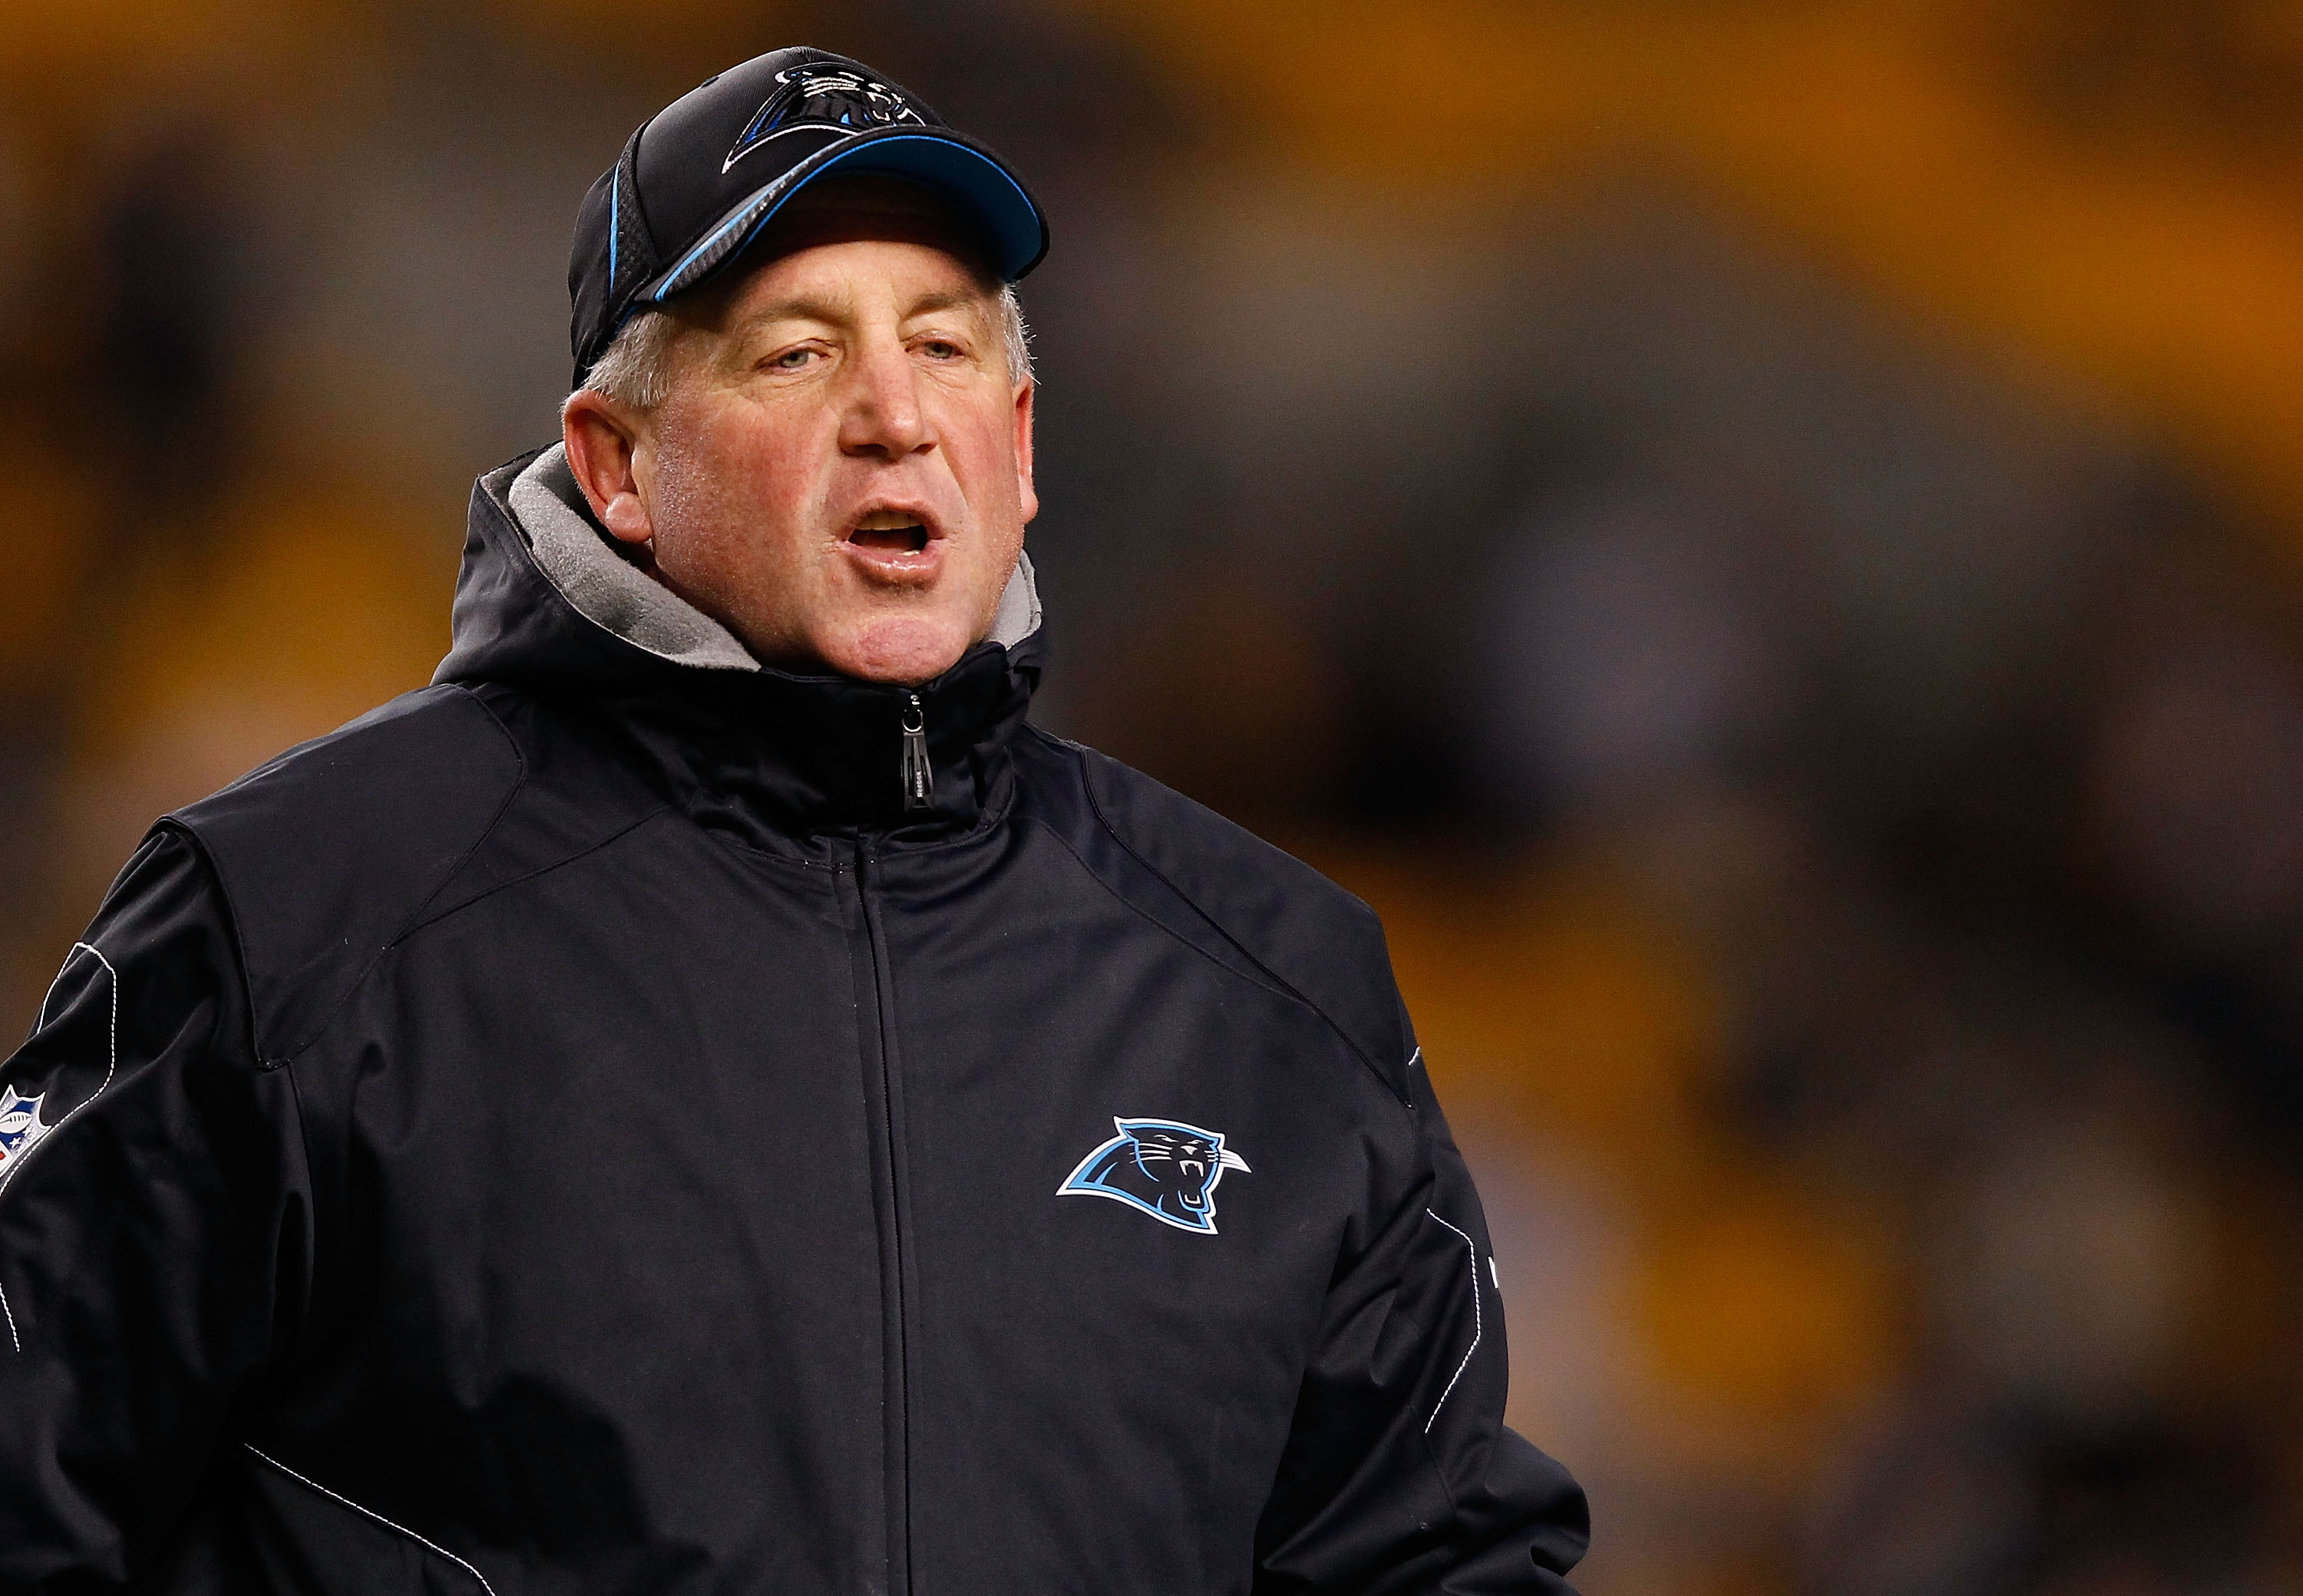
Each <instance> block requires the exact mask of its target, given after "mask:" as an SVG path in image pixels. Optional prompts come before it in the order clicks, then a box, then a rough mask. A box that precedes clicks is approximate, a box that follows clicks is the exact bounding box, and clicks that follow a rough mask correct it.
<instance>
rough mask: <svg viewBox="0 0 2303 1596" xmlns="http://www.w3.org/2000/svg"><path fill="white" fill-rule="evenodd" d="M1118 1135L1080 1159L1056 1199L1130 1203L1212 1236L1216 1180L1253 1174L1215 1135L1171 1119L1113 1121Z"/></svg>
mask: <svg viewBox="0 0 2303 1596" xmlns="http://www.w3.org/2000/svg"><path fill="white" fill-rule="evenodd" d="M1111 1123H1112V1125H1113V1127H1115V1128H1116V1129H1118V1132H1119V1134H1118V1136H1114V1137H1112V1138H1111V1140H1109V1141H1108V1142H1106V1143H1104V1144H1103V1145H1101V1147H1098V1148H1097V1149H1096V1150H1095V1151H1094V1152H1092V1153H1089V1154H1088V1155H1087V1156H1086V1157H1085V1158H1084V1159H1082V1160H1081V1161H1080V1163H1079V1167H1078V1168H1077V1169H1075V1170H1073V1171H1072V1172H1071V1174H1070V1175H1069V1176H1068V1177H1067V1178H1066V1179H1065V1181H1064V1183H1063V1185H1062V1186H1059V1187H1058V1188H1057V1195H1059V1196H1063V1195H1086V1196H1092V1197H1110V1198H1112V1199H1114V1200H1116V1201H1118V1202H1121V1203H1134V1204H1135V1206H1136V1207H1138V1208H1141V1209H1143V1211H1144V1212H1147V1213H1149V1214H1151V1216H1152V1217H1153V1218H1155V1219H1158V1220H1164V1221H1165V1222H1167V1223H1168V1224H1170V1225H1174V1226H1176V1227H1177V1228H1178V1229H1185V1230H1197V1231H1200V1232H1202V1234H1210V1233H1212V1232H1213V1231H1214V1229H1215V1228H1216V1182H1218V1181H1219V1180H1221V1179H1222V1178H1223V1173H1224V1171H1225V1170H1239V1171H1240V1173H1242V1174H1244V1175H1245V1174H1253V1173H1254V1171H1253V1170H1250V1169H1249V1168H1248V1167H1247V1161H1246V1160H1245V1159H1244V1158H1242V1157H1240V1155H1239V1154H1238V1153H1234V1152H1232V1151H1230V1150H1229V1149H1228V1148H1227V1147H1226V1146H1225V1145H1224V1144H1223V1135H1222V1133H1221V1132H1219V1131H1212V1130H1202V1129H1201V1128H1200V1127H1198V1126H1196V1125H1185V1124H1183V1123H1181V1122H1180V1121H1178V1120H1174V1119H1113V1120H1112V1122H1111Z"/></svg>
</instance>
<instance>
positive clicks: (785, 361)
mask: <svg viewBox="0 0 2303 1596" xmlns="http://www.w3.org/2000/svg"><path fill="white" fill-rule="evenodd" d="M815 354H816V351H815V350H812V349H809V348H807V347H806V345H804V344H803V345H802V346H800V347H799V348H797V349H788V350H779V351H778V352H776V353H775V354H772V355H770V356H769V357H768V358H767V359H765V360H763V361H762V362H761V364H762V365H763V366H764V367H767V368H768V369H769V370H771V371H797V370H799V369H800V368H801V367H805V366H806V365H807V363H808V362H809V361H811V360H813V359H815Z"/></svg>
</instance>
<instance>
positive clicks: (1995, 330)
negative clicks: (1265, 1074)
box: [0, 0, 2303, 1596]
mask: <svg viewBox="0 0 2303 1596" xmlns="http://www.w3.org/2000/svg"><path fill="white" fill-rule="evenodd" d="M803 41H804V42H809V43H814V44H817V45H821V46H825V47H827V48H831V49H835V50H839V51H841V52H843V53H847V54H850V55H857V56H860V57H862V58H863V59H865V60H867V61H870V62H872V63H874V64H875V65H879V66H881V67H882V68H884V69H885V70H887V71H888V72H890V73H892V74H893V75H894V76H895V77H896V78H898V80H901V81H902V82H904V83H905V84H906V85H907V87H908V88H909V89H913V90H915V91H917V92H918V93H919V94H920V95H922V96H924V97H925V98H926V99H927V100H928V101H929V102H930V103H932V104H933V105H935V106H937V107H938V108H939V109H940V110H941V111H942V112H944V114H946V115H948V116H949V117H950V118H951V119H952V120H953V121H954V122H957V124H959V125H960V126H962V127H963V128H966V129H967V130H969V131H976V132H980V133H981V134H982V135H983V136H984V137H986V138H987V139H990V140H991V142H992V143H993V144H995V145H996V146H998V147H999V148H1001V149H1002V150H1003V152H1005V153H1006V154H1007V155H1008V156H1009V157H1010V158H1011V159H1013V160H1014V161H1015V162H1016V163H1017V165H1018V166H1019V167H1020V168H1021V169H1022V170H1023V171H1024V172H1025V173H1026V175H1027V177H1029V178H1031V179H1032V180H1033V182H1034V186H1035V187H1036V189H1037V190H1039V192H1040V194H1041V197H1042V199H1043V200H1044V201H1045V203H1046V204H1047V207H1048V208H1049V210H1050V215H1051V221H1052V225H1053V230H1054V237H1055V243H1054V248H1053V251H1052V253H1051V255H1050V258H1049V260H1048V263H1047V265H1046V266H1044V267H1043V268H1042V271H1041V272H1040V273H1039V274H1036V275H1034V276H1033V278H1032V279H1031V280H1030V281H1028V282H1027V283H1025V286H1024V300H1025V310H1026V314H1027V315H1028V316H1029V317H1031V319H1032V321H1033V326H1034V328H1035V331H1036V334H1037V344H1038V349H1039V353H1040V359H1041V365H1042V382H1043V390H1042V397H1041V415H1042V423H1041V425H1042V441H1041V447H1042V484H1041V486H1042V498H1043V502H1044V504H1045V510H1044V512H1043V514H1042V519H1041V521H1040V523H1039V524H1038V525H1037V526H1036V527H1035V528H1034V530H1033V552H1034V558H1035V560H1036V561H1037V562H1038V563H1039V566H1040V569H1041V570H1042V586H1043V591H1044V592H1045V594H1046V596H1047V599H1048V602H1049V608H1050V627H1051V635H1052V638H1053V642H1054V646H1055V649H1056V660H1055V664H1054V667H1053V669H1052V671H1051V672H1050V679H1049V685H1048V688H1047V690H1046V693H1045V697H1044V700H1043V704H1042V707H1041V710H1040V711H1039V712H1038V713H1039V714H1040V715H1041V718H1042V720H1043V721H1045V722H1048V723H1050V725H1053V726H1055V727H1057V728H1058V729H1059V730H1064V731H1065V732H1067V733H1068V734H1071V735H1076V736H1080V737H1083V738H1084V739H1087V740H1090V741H1092V742H1095V743H1097V744H1099V745H1100V746H1102V747H1106V748H1108V749H1109V750H1110V751H1111V752H1113V753H1115V754H1118V755H1119V756H1122V757H1124V758H1127V759H1130V760H1131V761H1134V762H1135V763H1137V764H1141V765H1143V767H1144V768H1146V769H1148V770H1150V771H1151V772H1152V773H1154V774H1157V775H1160V776H1161V777H1162V778H1163V779H1165V780H1168V781H1171V782H1173V783H1175V784H1177V785H1178V786H1180V787H1182V788H1184V789H1185V790H1187V791H1189V792H1192V793H1193V794H1194V795H1195V796H1198V797H1200V798H1202V799H1203V800H1205V801H1207V802H1209V803H1211V804H1213V805H1215V806H1217V807H1219V808H1220V809H1222V810H1224V811H1225V812H1227V813H1228V814H1231V815H1234V816H1235V817H1236V818H1238V819H1240V820H1242V821H1244V822H1245V823H1249V824H1251V825H1253V826H1256V827H1258V828H1259V829H1261V830H1263V831H1264V832H1266V833H1267V834H1269V835H1271V836H1273V837H1274V838H1275V839H1276V840H1279V841H1281V842H1283V843H1284V844H1286V846H1289V847H1290V848H1292V849H1295V850H1296V851H1298V852H1300V853H1302V854H1303V856H1304V857H1308V858H1310V859H1311V860H1312V861H1313V862H1314V863H1316V864H1318V865H1320V866H1321V867H1322V868H1324V869H1327V870H1328V871H1329V872H1330V873H1331V874H1335V875H1336V876H1337V878H1338V879H1340V880H1342V881H1343V882H1346V884H1347V885H1349V886H1351V887H1353V888H1354V890H1355V891H1359V892H1360V893H1362V895H1363V896H1365V897H1366V898H1367V899H1369V900H1370V901H1371V902H1372V903H1373V904H1374V905H1375V906H1376V908H1378V909H1379V910H1380V911H1381V912H1382V914H1383V916H1384V918H1385V922H1386V925H1387V926H1388V931H1389V934H1390V937H1391V942H1392V948H1393V953H1394V957H1395V960H1396V965H1397V967H1398V971H1399V975H1400V980H1401V983H1402V985H1403V987H1404V989H1405V992H1406V994H1407V997H1408V1000H1409V1002H1410V1004H1411V1007H1412V1008H1413V1011H1414V1013H1415V1016H1416V1020H1417V1025H1418V1027H1419V1033H1420V1034H1421V1040H1422V1041H1423V1043H1424V1045H1425V1050H1426V1054H1427V1057H1428V1059H1429V1060H1430V1066H1431V1069H1432V1072H1433V1075H1434V1077H1435V1078H1436V1079H1437V1080H1438V1083H1439V1085H1440V1086H1441V1089H1442V1092H1443V1094H1444V1096H1445V1100H1446V1101H1447V1103H1448V1104H1449V1107H1450V1112H1451V1115H1452V1117H1453V1119H1454V1120H1455V1125H1456V1127H1457V1132H1458V1136H1459V1139H1460V1140H1461V1141H1462V1142H1463V1143H1464V1146H1465V1148H1466V1151H1467V1153H1468V1154H1469V1156H1470V1157H1471V1159H1472V1163H1473V1167H1474V1170H1475V1171H1476V1172H1477V1173H1478V1174H1479V1176H1480V1182H1481V1186H1482V1189H1483V1191H1484V1193H1485V1195H1486V1198H1487V1202H1488V1205H1489V1217H1490V1220H1491V1223H1492V1225H1493V1229H1494V1230H1495V1232H1496V1242H1497V1252H1498V1255H1499V1258H1500V1260H1501V1269H1502V1283H1503V1288H1504V1291H1505V1295H1506V1300H1507V1302H1508V1304H1509V1308H1510V1326H1511V1341H1512V1348H1513V1355H1514V1398H1513V1403H1514V1420H1515V1422H1516V1423H1518V1424H1519V1425H1520V1426H1521V1427H1522V1428H1523V1429H1524V1430H1525V1431H1527V1432H1528V1433H1529V1434H1530V1435H1531V1437H1533V1439H1535V1440H1537V1442H1538V1443H1539V1444H1540V1445H1542V1446H1544V1447H1546V1448H1548V1449H1549V1450H1551V1451H1554V1452H1556V1453H1557V1454H1558V1455H1560V1456H1561V1457H1564V1458H1565V1460H1566V1461H1567V1462H1568V1463H1569V1464H1570V1465H1573V1467H1574V1468H1575V1469H1576V1471H1577V1473H1578V1474H1579V1475H1581V1476H1582V1477H1583V1478H1584V1479H1585V1480H1586V1482H1588V1484H1589V1485H1590V1489H1591V1491H1592V1496H1593V1502H1594V1510H1595V1516H1596V1521H1597V1541H1596V1547H1597V1550H1595V1552H1594V1554H1593V1556H1592V1558H1590V1562H1589V1563H1588V1564H1587V1565H1586V1566H1585V1569H1584V1570H1583V1572H1582V1575H1579V1583H1581V1584H1582V1588H1584V1589H1585V1590H1586V1591H1588V1592H1591V1593H1592V1596H1631V1593H1633V1592H1656V1593H1658V1596H1660V1593H1663V1592H1671V1593H1673V1596H1681V1593H1688V1596H1700V1593H1706V1592H1717V1593H1720V1596H1726V1593H1729V1592H1735V1593H1743V1592H1749V1593H1752V1596H1757V1593H1760V1592H1813V1593H1817V1596H1841V1593H1845V1596H1930V1593H1933V1592H1944V1596H1951V1593H1953V1592H1958V1593H1961V1596H1967V1593H1975V1596H1995V1593H2000V1592H2004V1593H2007V1596H2016V1593H2030V1592H2042V1593H2046V1592H2053V1593H2054V1596H2081V1593H2088V1596H2095V1593H2103V1596H2110V1593H2113V1592H2117V1593H2120V1596H2128V1593H2135V1596H2144V1593H2151V1596H2156V1593H2160V1592H2217V1593H2232V1592H2283V1591H2291V1590H2296V1589H2299V1588H2303V1406H2299V1396H2303V1392H2299V1390H2298V1382H2297V1379H2296V1373H2297V1369H2298V1362H2299V1360H2298V1359H2297V1357H2296V1355H2295V1351H2296V1347H2297V1331H2298V1329H2299V1307H2303V1304H2299V1301H2298V1296H2297V1286H2296V1282H2297V1279H2298V1274H2299V1271H2298V1268H2297V1264H2298V1262H2299V1260H2303V1224H2299V1220H2303V1207H2299V1197H2303V1188H2299V1176H2298V1170H2299V1167H2303V1166H2299V1163H2298V1160H2297V1157H2296V1153H2297V1151H2298V1146H2299V1140H2303V565H2299V554H2303V4H2294V3H2293V0H2264V3H2260V4H2248V3H2245V0H2192V3H2191V4H2183V5H2176V6H2170V5H2164V4H2143V3H2140V0H2096V3H2094V4H2081V3H2079V0H2006V3H2003V4H1990V5H1986V4H1943V3H1938V4H1917V3H1916V0H1875V3H1873V4H1860V5H1858V4H1844V3H1827V0H1748V3H1744V4H1730V3H1726V0H1717V3H1709V4H1699V3H1696V0H1680V3H1671V0H1423V3H1421V4H1408V3H1405V0H1391V3H1389V4H1374V3H1372V0H1326V3H1324V4H1317V5H1314V4H1297V3H1295V0H1267V3H1265V4H1253V5H1243V4H1236V3H1232V4H1219V3H1218V0H916V3H906V0H859V3H858V4H848V5H840V6H830V5H822V4H755V5H743V4H732V3H730V0H656V3H655V4H649V5H645V6H634V5H620V4H608V3H607V0H469V3H467V4H457V5H451V4H442V3H439V0H422V3H418V0H239V3H237V4H231V5H225V4H216V3H215V0H175V3H172V4H158V3H157V0H103V3H102V4H89V3H82V0H18V3H17V4H13V5H11V6H10V7H8V8H7V9H6V10H5V11H4V12H0V299H4V302H5V303H6V304H7V305H8V306H9V307H10V308H11V314H9V315H7V316H6V317H0V369H4V370H5V371H6V372H7V373H8V374H9V376H10V379H11V380H9V381H7V382H5V383H4V384H0V426H4V429H5V434H6V435H7V436H8V438H9V439H10V440H11V441H12V442H13V443H15V444H16V445H17V447H15V448H13V450H12V452H11V457H12V458H13V459H15V460H18V462H19V468H18V469H17V470H16V471H15V472H14V473H13V476H12V477H11V479H10V484H9V493H8V495H7V502H8V503H9V504H10V506H11V507H12V509H13V516H12V518H11V526H12V529H13V536H12V537H11V540H10V542H11V547H12V550H13V557H12V559H11V561H10V570H9V579H8V580H7V581H6V582H5V583H4V584H0V901H4V902H5V903H7V904H8V905H9V906H10V907H11V908H12V909H13V913H10V914H9V915H7V916H5V918H4V923H0V972H4V975H5V981H4V984H0V995H4V1002H5V1005H6V1007H7V1011H8V1012H9V1013H10V1014H13V1015H14V1016H15V1017H16V1018H17V1020H18V1021H19V1022H21V1021H27V1020H29V1019H30V1016H31V1014H32V1012H33V1010H34V1009H35V1008H36V1007H37V1005H38V1001H39V995H40V992H41V991H42V989H43V987H44V985H45V984H46V979H47V975H48V974H49V972H50V971H51V970H52V968H53V967H54V964H55V959H56V958H57V957H58V956H59V955H60V954H61V952H62V951H63V949H64V948H65V947H66V946H67V945H68V944H69V942H70V941H71V938H72V933H74V932H75V931H76V930H77V928H78V927H79V926H80V925H82V924H84V923H85V921H86V919H87V918H88V916H89V914H90V913H91V912H92V910H93V908H94V907H95V904H96V901H97V898H98V897H99V896H100V894H101V892H102V890H103V887H104V883H105V881H106V880H107V879H108V877H109V874H110V873H111V872H112V870H114V868H116V867H117V866H118V864H119V863H120V861H121V860H122V858H124V857H125V856H126V854H127V852H128V850H129V849H131V847H132V846H133V845H134V842H135V840H136V839H137V837H138V836H139V834H140V833H141V832H142V830H143V828H144V827H145V826H146V825H147V824H148V823H149V822H150V821H151V819H152V818H153V817H154V816H155V815H158V814H159V813H161V812H163V811H164V810H165V809H166V808H168V807H169V806H173V805H174V804H177V803H180V802H182V801H184V800H186V799H188V798H192V797H195V796H197V795H198V794H200V793H202V792H204V791H207V790H210V789H212V788H214V787H215V786H217V785H219V784H221V783H223V782H224V781H228V780H230V779H231V778H232V777H233V776H234V775H236V774H238V773H240V771H242V770H244V769H246V768H247V767H249V765H252V764H255V763H257V762H258V761H259V760H261V759H263V758H265V757H266V756H269V755H270V754H272V753H274V752H275V751H276V750H277V749H278V748H280V747H283V746H285V745H286V744H288V743H291V742H293V741H295V740H298V739H301V738H304V737H308V736H311V735H314V734H316V733H317V732H320V731H323V730H327V729H328V728H330V727H332V726H333V725H334V724H336V723H338V722H342V721H343V720H345V719H348V718H350V716H352V715H354V714H358V713H359V711H361V710H362V709H364V708H366V707H367V706H368V705H371V704H373V703H375V702H376V701H378V700H380V699H382V698H384V697H389V696H390V695H392V693H395V692H398V691H401V690H403V689H405V688H410V687H413V686H416V685H418V684H419V683H420V682H422V681H423V680H425V679H426V676H427V675H428V674H429V671H430V669H431V667H432V665H433V663H434V662H435V661H436V660H437V658H438V657H439V655H440V654H442V653H443V652H444V649H445V646H446V641H447V615H448V597H449V593H450V588H451V583H452V579H453V574H454V567H455V560H456V554H457V550H458V547H459V545H460V535H461V524H462V515H461V507H462V501H463V497H464V495H465V494H466V493H467V492H468V485H469V482H470V480H471V478H472V477H473V476H474V475H476V474H477V472H479V471H480V470H482V469H486V468H487V467H490V466H492V465H493V464H495V463H497V462H498V461H499V460H502V459H505V458H508V457H509V456H510V455H511V454H513V453H515V452H519V450H521V449H524V448H527V447H529V446H532V445H534V444H536V443H542V442H544V441H546V440H547V439H548V438H550V437H551V436H553V435H554V433H555V430H556V422H555V418H554V410H555V407H556V405H557V403H558V401H559V400H560V398H561V396H562V393H563V391H564V385H565V383H566V380H567V367H568V362H567V358H566V301H565V295H564V273H565V251H566V245H567V234H568V229H569V223H570V221H571V220H572V217H573V214H574V210H575V206H576V202H577V200H578V197H579V196H580V195H581V193H582V191H583V190H584V188H585V186H586V183H587V182H589V181H590V180H591V178H592V177H593V176H594V175H595V174H596V173H598V172H599V171H601V170H602V169H603V168H604V167H605V166H606V165H609V164H610V163H611V162H612V160H613V158H614V156H615V154H616V151H617V149H618V148H620V144H621V141H622V139H623V138H624V137H625V135H626V134H627V133H628V131H629V129H630V128H631V127H632V126H633V125H634V124H635V123H636V122H637V121H638V120H639V119H640V118H642V117H643V116H645V114H647V113H648V112H649V111H650V110H652V109H653V108H654V106H657V105H659V104H662V102H664V101H665V100H668V99H669V98H671V97H673V96H675V95H677V94H679V92H682V91H683V90H684V89H687V88H688V87H689V86H690V85H692V84H693V83H694V82H695V81H696V80H700V79H701V78H702V77H704V76H705V75H707V74H708V73H710V72H713V71H714V70H716V69H717V68H719V67H721V66H722V65H726V64H729V63H732V62H734V61H736V60H739V59H742V58H745V57H747V56H749V55H754V54H756V53H758V52H760V51H762V50H764V49H768V48H771V47H774V46H779V45H782V44H788V43H794V42H803Z"/></svg>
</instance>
